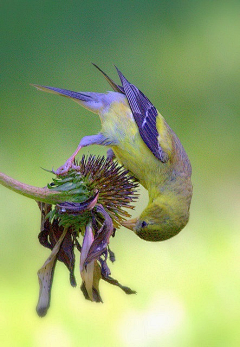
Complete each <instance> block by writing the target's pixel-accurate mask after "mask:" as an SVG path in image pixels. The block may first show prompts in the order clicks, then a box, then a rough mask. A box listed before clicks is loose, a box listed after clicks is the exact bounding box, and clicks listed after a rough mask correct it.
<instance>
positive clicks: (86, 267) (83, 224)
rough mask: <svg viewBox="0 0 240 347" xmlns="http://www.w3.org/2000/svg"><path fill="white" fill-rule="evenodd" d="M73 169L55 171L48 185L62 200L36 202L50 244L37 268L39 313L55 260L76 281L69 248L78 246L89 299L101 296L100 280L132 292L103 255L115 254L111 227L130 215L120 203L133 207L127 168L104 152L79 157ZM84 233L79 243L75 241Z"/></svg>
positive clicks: (45, 300) (44, 308) (43, 310)
mask: <svg viewBox="0 0 240 347" xmlns="http://www.w3.org/2000/svg"><path fill="white" fill-rule="evenodd" d="M75 167H76V169H74V170H71V171H70V172H69V173H68V174H67V175H66V176H58V177H56V178H54V179H53V182H52V183H51V184H50V185H48V188H49V189H50V190H54V191H58V192H60V191H61V192H62V193H64V194H66V202H63V203H59V204H56V205H55V206H52V205H50V204H43V203H39V207H40V210H41V214H42V223H41V232H40V234H39V241H40V243H41V244H42V245H43V246H45V247H48V248H50V249H51V250H52V253H51V255H50V257H49V258H48V259H47V261H46V262H45V263H44V265H43V267H42V268H41V269H40V270H39V271H38V277H39V284H40V293H39V301H38V305H37V312H38V314H39V315H40V316H44V315H45V314H46V313H47V310H48V308H49V306H50V294H51V285H52V280H53V274H54V269H55V266H56V262H57V260H59V261H61V262H63V263H64V264H65V265H66V266H67V268H68V270H69V272H70V283H71V285H72V286H76V279H75V276H74V265H75V255H74V250H75V249H77V250H78V251H80V253H81V255H80V274H81V277H82V285H81V290H82V292H83V294H84V297H85V298H86V299H88V300H91V301H96V302H102V298H101V295H100V292H99V281H100V279H103V280H105V281H107V282H109V283H111V284H114V285H117V286H118V287H120V288H121V289H122V290H123V291H124V292H125V293H127V294H133V293H135V292H134V291H132V290H131V289H130V288H128V287H125V286H122V285H121V284H120V283H119V282H118V281H117V280H115V279H113V278H112V277H111V276H110V274H111V272H110V269H109V267H108V265H107V260H108V258H110V261H114V260H115V256H114V253H113V252H112V251H111V250H110V248H109V240H110V237H111V236H114V233H115V229H116V228H117V227H119V225H120V223H121V222H122V221H123V220H125V218H126V217H129V216H130V215H129V213H128V212H127V211H126V210H125V209H124V208H131V209H132V208H133V206H132V205H130V203H131V202H132V201H134V199H136V187H137V183H136V181H135V179H134V178H133V177H132V176H130V175H129V174H128V172H127V171H126V170H125V169H124V168H123V167H122V166H119V165H118V164H117V163H116V162H113V161H111V160H109V159H105V158H104V157H94V156H90V157H85V156H84V157H83V158H82V160H81V161H80V162H79V163H75ZM80 234H82V235H83V242H82V246H81V245H80V243H79V241H78V237H79V235H80Z"/></svg>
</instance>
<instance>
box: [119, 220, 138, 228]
mask: <svg viewBox="0 0 240 347" xmlns="http://www.w3.org/2000/svg"><path fill="white" fill-rule="evenodd" d="M137 221H138V219H137V218H133V219H129V220H126V221H124V222H122V223H121V224H122V225H123V226H124V227H125V228H128V229H130V230H132V231H134V227H135V226H136V223H137Z"/></svg>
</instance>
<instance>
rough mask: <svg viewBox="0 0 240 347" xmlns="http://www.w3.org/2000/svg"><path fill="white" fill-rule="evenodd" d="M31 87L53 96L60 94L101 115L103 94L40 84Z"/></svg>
mask: <svg viewBox="0 0 240 347" xmlns="http://www.w3.org/2000/svg"><path fill="white" fill-rule="evenodd" d="M31 85H32V86H33V87H35V88H37V89H38V90H41V91H44V92H48V93H52V94H58V95H61V96H65V97H67V98H70V99H72V100H74V101H76V102H77V103H78V104H80V105H81V106H83V107H85V108H86V109H88V110H90V111H92V112H94V113H99V110H100V109H101V108H102V107H103V100H102V97H101V95H102V94H101V93H92V92H73V91H71V90H67V89H61V88H55V87H48V86H41V85H38V84H31Z"/></svg>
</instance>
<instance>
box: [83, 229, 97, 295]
mask: <svg viewBox="0 0 240 347" xmlns="http://www.w3.org/2000/svg"><path fill="white" fill-rule="evenodd" d="M93 240H94V235H93V230H92V223H88V225H87V226H86V230H85V234H84V239H83V244H82V251H81V256H80V273H81V277H82V280H83V285H84V286H85V288H86V292H87V294H88V296H89V299H90V300H92V301H94V300H93V291H92V288H93V273H94V261H91V262H90V263H88V264H87V265H85V261H86V258H87V255H88V251H89V249H90V247H91V245H92V243H93Z"/></svg>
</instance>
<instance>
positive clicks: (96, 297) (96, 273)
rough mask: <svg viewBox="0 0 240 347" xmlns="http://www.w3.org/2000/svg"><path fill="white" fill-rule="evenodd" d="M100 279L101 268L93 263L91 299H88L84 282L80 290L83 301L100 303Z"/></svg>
mask: <svg viewBox="0 0 240 347" xmlns="http://www.w3.org/2000/svg"><path fill="white" fill-rule="evenodd" d="M101 278H102V276H101V268H100V265H99V264H98V262H97V261H96V260H95V261H94V270H93V284H92V299H91V298H90V296H89V294H88V291H87V289H86V286H85V282H83V283H82V285H81V290H82V292H83V295H84V297H85V299H87V300H91V301H95V302H102V298H101V296H100V292H99V281H100V279H101Z"/></svg>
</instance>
